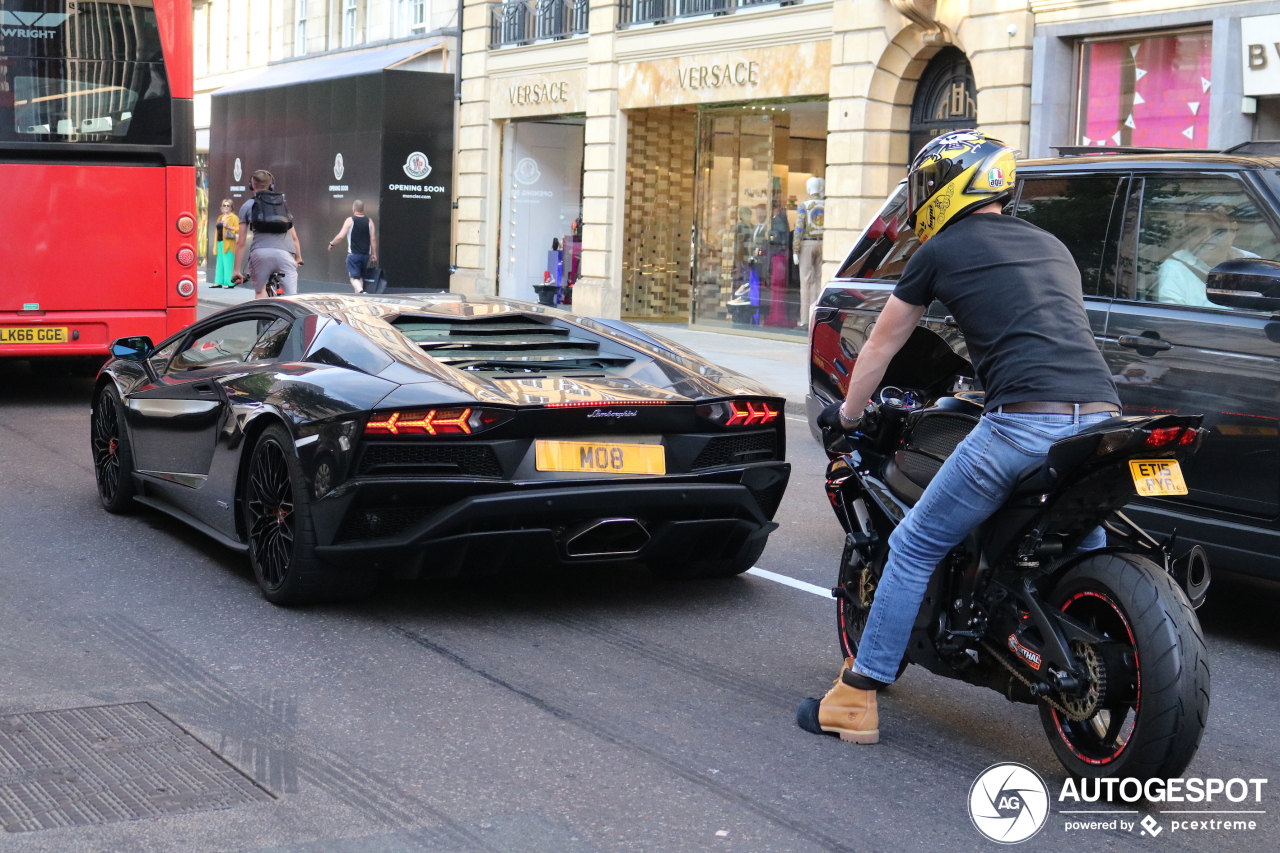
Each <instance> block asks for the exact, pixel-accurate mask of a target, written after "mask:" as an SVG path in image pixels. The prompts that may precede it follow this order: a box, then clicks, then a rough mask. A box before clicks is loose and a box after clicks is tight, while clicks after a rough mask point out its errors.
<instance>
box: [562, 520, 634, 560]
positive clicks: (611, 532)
mask: <svg viewBox="0 0 1280 853" xmlns="http://www.w3.org/2000/svg"><path fill="white" fill-rule="evenodd" d="M648 544H649V531H647V530H645V528H644V525H643V524H641V523H640V522H639V521H637V520H636V519H634V518H596V519H592V520H591V521H585V522H583V523H582V524H579V525H578V526H577V527H575V528H573V529H572V530H570V531H569V532H568V533H567V534H566V535H565V540H564V552H565V554H567V555H568V556H570V557H626V556H629V555H631V554H638V553H639V552H640V550H641V549H642V548H644V546H645V545H648Z"/></svg>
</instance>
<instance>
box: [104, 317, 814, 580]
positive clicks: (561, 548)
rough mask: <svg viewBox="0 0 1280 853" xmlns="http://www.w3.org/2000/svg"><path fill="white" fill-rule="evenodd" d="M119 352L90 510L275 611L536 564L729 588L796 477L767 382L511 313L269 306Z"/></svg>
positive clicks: (631, 340)
mask: <svg viewBox="0 0 1280 853" xmlns="http://www.w3.org/2000/svg"><path fill="white" fill-rule="evenodd" d="M112 352H113V356H114V357H113V358H112V360H111V361H109V362H108V363H107V364H106V366H105V367H104V368H103V369H102V372H101V374H100V375H99V377H98V382H97V386H96V389H95V393H94V399H93V413H92V428H91V435H92V445H93V460H94V469H95V472H96V474H97V482H98V494H99V496H100V497H101V499H102V504H103V506H104V507H106V509H107V510H108V511H109V512H117V513H118V512H127V511H129V510H130V509H132V508H134V507H136V506H137V505H138V504H145V505H147V506H149V507H153V508H155V509H157V510H160V511H162V512H165V513H168V514H169V515H172V516H174V517H175V518H178V519H180V520H182V521H184V522H186V523H187V524H190V525H191V526H193V527H195V528H197V529H198V530H200V531H202V532H204V533H206V534H208V535H209V536H211V537H212V538H214V539H216V540H217V541H219V542H221V543H222V544H224V545H226V546H227V547H230V548H234V549H236V550H238V551H242V552H246V553H247V554H248V555H249V559H250V562H251V563H252V565H253V571H254V574H255V576H256V577H257V579H258V583H259V584H260V585H261V587H262V590H263V593H264V594H265V595H266V597H267V598H268V599H269V600H270V601H273V602H275V603H277V604H291V603H297V602H303V601H311V600H317V599H322V598H335V597H346V596H354V595H357V594H359V593H361V592H364V591H367V590H369V589H370V588H372V586H373V584H374V583H376V581H377V579H378V578H380V577H382V576H386V575H393V576H397V577H408V578H413V577H448V576H454V575H458V574H462V573H494V572H499V571H504V570H512V569H519V568H521V567H529V566H535V565H539V566H548V565H550V566H557V565H566V564H574V563H604V562H613V561H638V562H642V563H645V564H647V565H648V566H649V567H650V569H652V570H653V571H655V572H656V573H658V574H660V575H662V576H666V577H711V576H726V575H732V574H737V573H739V572H742V571H745V570H746V569H748V568H750V567H751V566H752V565H753V563H754V561H755V559H756V558H757V557H758V556H759V555H760V553H761V551H762V550H763V549H764V545H765V540H766V539H767V537H768V535H769V533H770V532H771V531H772V530H773V529H774V528H775V527H776V526H777V525H775V524H774V523H773V521H772V520H771V519H772V518H773V515H774V512H775V511H776V510H777V508H778V503H779V502H780V501H781V499H782V494H783V491H784V489H785V488H786V485H787V478H788V476H789V474H790V465H789V464H788V463H786V462H784V461H783V456H784V447H785V444H784V426H783V424H784V421H783V417H782V412H783V403H784V401H783V400H782V399H781V398H779V397H777V396H776V395H775V394H773V392H771V391H769V390H768V389H767V388H764V387H762V386H761V385H759V384H757V383H756V382H753V381H752V380H751V379H748V378H747V377H744V376H740V375H738V374H736V373H732V372H730V371H727V370H724V369H722V368H719V367H716V366H715V365H713V364H710V363H708V362H706V361H704V360H703V359H701V358H699V357H698V356H697V355H695V354H694V353H692V352H690V351H689V350H687V349H684V348H682V347H680V346H679V345H677V344H674V343H671V342H670V341H666V340H663V339H660V338H658V337H656V336H652V335H649V334H647V333H645V332H643V331H641V330H639V329H636V328H634V327H632V326H629V325H627V324H625V323H619V322H611V321H602V320H590V319H587V318H584V317H579V316H576V315H573V314H569V313H566V312H563V311H558V310H554V309H549V308H543V307H541V306H538V305H531V304H528V303H523V302H512V301H505V300H501V299H494V298H484V297H471V296H466V297H464V296H459V295H453V294H439V295H414V296H339V295H331V294H322V295H321V294H316V295H305V296H294V297H286V298H281V299H269V300H258V301H254V302H250V303H247V304H244V305H241V306H238V307H235V308H229V309H227V310H225V311H222V312H220V313H218V314H215V315H213V316H212V317H209V318H207V319H205V320H202V321H201V322H199V323H197V324H195V325H194V326H192V327H190V328H189V329H187V330H185V331H183V332H181V333H179V334H178V335H175V336H174V337H172V338H169V339H168V340H166V341H163V342H161V343H160V344H159V345H153V344H152V343H151V341H150V340H148V339H147V338H126V339H123V340H120V341H117V342H116V343H115V344H114V345H113V348H112Z"/></svg>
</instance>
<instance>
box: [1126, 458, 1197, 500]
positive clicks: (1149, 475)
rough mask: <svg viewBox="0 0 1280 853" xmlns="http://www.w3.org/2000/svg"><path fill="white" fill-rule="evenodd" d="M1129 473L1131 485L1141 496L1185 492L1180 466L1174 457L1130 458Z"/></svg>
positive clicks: (1159, 495) (1153, 496)
mask: <svg viewBox="0 0 1280 853" xmlns="http://www.w3.org/2000/svg"><path fill="white" fill-rule="evenodd" d="M1129 473H1131V474H1133V487H1134V488H1135V489H1137V490H1138V494H1139V495H1140V496H1141V497H1144V498H1163V497H1168V496H1170V495H1185V494H1186V493H1187V484H1186V483H1185V482H1184V481H1183V479H1182V468H1181V467H1180V466H1179V465H1178V460H1176V459H1130V460H1129Z"/></svg>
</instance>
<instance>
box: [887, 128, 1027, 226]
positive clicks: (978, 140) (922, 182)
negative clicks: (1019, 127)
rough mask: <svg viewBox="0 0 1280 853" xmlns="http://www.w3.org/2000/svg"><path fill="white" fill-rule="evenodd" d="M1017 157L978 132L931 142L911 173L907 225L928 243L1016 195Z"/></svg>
mask: <svg viewBox="0 0 1280 853" xmlns="http://www.w3.org/2000/svg"><path fill="white" fill-rule="evenodd" d="M1018 153H1019V152H1018V151H1016V150H1015V149H1013V148H1010V147H1009V146H1008V145H1005V144H1004V143H1003V142H1001V141H1000V140H998V139H992V138H991V137H990V136H987V135H986V134H985V133H981V132H979V131H976V130H956V131H952V132H951V133H944V134H943V135H942V136H938V137H935V138H934V139H931V140H929V142H928V144H927V145H925V146H924V147H923V148H921V149H920V153H919V154H917V155H916V157H915V159H914V160H912V161H911V169H910V171H908V172H907V204H908V206H909V207H908V209H909V210H910V217H909V218H908V220H907V222H908V224H909V225H910V226H911V228H912V230H913V231H915V232H916V236H917V237H919V238H920V242H921V243H923V242H925V241H926V240H928V239H929V238H930V237H933V236H935V235H937V234H938V232H940V231H941V230H942V229H943V228H946V227H947V226H948V225H950V224H951V223H952V222H955V221H957V220H958V219H960V218H961V217H963V216H964V215H965V214H966V213H968V212H969V211H971V210H973V209H974V208H978V207H984V206H986V205H988V204H991V203H992V202H998V201H1004V200H1006V199H1008V198H1009V196H1010V195H1012V194H1013V184H1014V181H1015V180H1016V179H1017V166H1016V160H1017V157H1018Z"/></svg>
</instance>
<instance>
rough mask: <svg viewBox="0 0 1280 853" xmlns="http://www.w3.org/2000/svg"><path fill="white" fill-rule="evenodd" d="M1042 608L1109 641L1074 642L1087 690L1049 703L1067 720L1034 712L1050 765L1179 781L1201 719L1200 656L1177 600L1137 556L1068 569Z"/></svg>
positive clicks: (1169, 582)
mask: <svg viewBox="0 0 1280 853" xmlns="http://www.w3.org/2000/svg"><path fill="white" fill-rule="evenodd" d="M1049 603H1050V604H1052V605H1053V606H1055V607H1059V608H1061V609H1062V611H1063V612H1065V613H1067V614H1069V615H1070V616H1071V617H1072V618H1073V619H1076V620H1078V621H1080V622H1082V623H1083V624H1085V625H1088V626H1089V627H1091V628H1092V629H1093V630H1094V631H1096V632H1098V633H1100V634H1102V635H1104V636H1106V637H1107V638H1108V640H1109V641H1110V642H1108V643H1102V644H1096V645H1093V646H1089V645H1085V644H1083V643H1075V644H1073V649H1072V650H1073V652H1074V653H1075V655H1076V658H1077V660H1078V661H1080V662H1081V664H1082V665H1083V668H1084V670H1085V674H1086V678H1087V680H1088V682H1089V685H1090V689H1089V692H1088V694H1087V695H1086V696H1084V697H1078V696H1063V695H1058V694H1054V696H1053V698H1054V699H1056V700H1057V701H1058V702H1059V703H1061V704H1063V705H1064V706H1066V707H1067V708H1068V709H1069V710H1071V711H1073V714H1072V715H1070V716H1069V715H1067V714H1064V713H1063V712H1061V711H1059V710H1057V709H1055V708H1052V707H1050V706H1048V705H1046V704H1042V705H1041V706H1040V721H1041V724H1042V725H1043V727H1044V730H1045V734H1046V735H1048V737H1049V742H1050V744H1051V745H1052V747H1053V751H1054V753H1055V754H1056V755H1057V756H1058V760H1059V761H1061V762H1062V765H1063V766H1064V767H1065V768H1066V769H1067V770H1068V771H1069V772H1071V773H1073V774H1075V775H1077V776H1081V777H1087V778H1095V777H1134V778H1136V779H1139V780H1146V779H1151V778H1157V777H1158V778H1172V777H1176V776H1180V775H1181V774H1182V771H1183V770H1185V769H1186V767H1187V765H1188V764H1190V763H1191V759H1192V758H1193V757H1194V756H1195V754H1196V750H1197V749H1198V748H1199V745H1200V738H1201V736H1202V735H1203V734H1204V728H1205V724H1206V722H1207V720H1208V715H1209V662H1208V653H1207V650H1206V648H1205V642H1204V635H1203V633H1202V632H1201V630H1200V622H1199V620H1198V619H1196V615H1195V611H1194V610H1193V609H1192V607H1191V603H1190V602H1189V601H1188V600H1187V597H1186V594H1185V593H1183V591H1182V590H1181V589H1180V588H1179V587H1178V585H1177V583H1175V582H1174V580H1173V578H1172V577H1170V576H1169V574H1168V573H1167V572H1165V571H1164V570H1162V569H1161V568H1160V567H1158V566H1156V565H1155V564H1154V563H1152V562H1151V561H1150V560H1147V559H1146V558H1144V557H1139V556H1137V555H1133V554H1100V555H1097V556H1094V557H1089V558H1087V559H1085V560H1084V561H1083V562H1081V563H1080V564H1078V565H1077V566H1075V567H1074V568H1072V569H1071V570H1070V571H1068V572H1067V574H1066V575H1065V576H1063V578H1062V579H1061V580H1060V581H1059V582H1058V584H1057V585H1056V586H1055V587H1054V589H1053V592H1052V593H1051V595H1050V596H1049ZM1086 714H1087V715H1088V716H1087V717H1086V718H1085V719H1072V717H1073V716H1074V717H1082V716H1085V715H1086Z"/></svg>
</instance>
